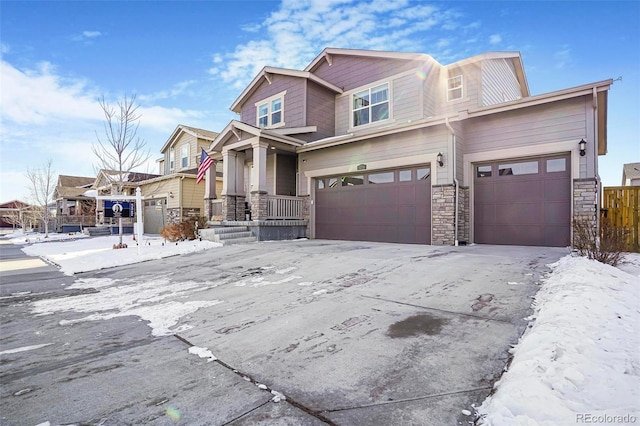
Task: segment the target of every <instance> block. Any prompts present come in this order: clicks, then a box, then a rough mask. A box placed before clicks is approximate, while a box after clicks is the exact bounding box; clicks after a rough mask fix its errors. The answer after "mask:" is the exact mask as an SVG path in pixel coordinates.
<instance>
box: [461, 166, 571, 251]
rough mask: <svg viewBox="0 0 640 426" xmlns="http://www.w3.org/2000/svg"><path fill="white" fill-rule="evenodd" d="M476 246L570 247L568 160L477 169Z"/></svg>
mask: <svg viewBox="0 0 640 426" xmlns="http://www.w3.org/2000/svg"><path fill="white" fill-rule="evenodd" d="M474 173H475V177H474V202H473V205H474V241H475V242H476V243H484V244H513V245H526V246H553V247H563V246H567V245H569V238H570V225H571V171H570V161H569V156H568V155H567V156H557V157H546V158H538V159H533V160H518V161H515V160H514V161H508V160H507V161H497V162H492V163H488V164H478V165H475V167H474Z"/></svg>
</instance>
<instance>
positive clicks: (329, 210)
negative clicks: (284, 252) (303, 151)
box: [315, 167, 431, 244]
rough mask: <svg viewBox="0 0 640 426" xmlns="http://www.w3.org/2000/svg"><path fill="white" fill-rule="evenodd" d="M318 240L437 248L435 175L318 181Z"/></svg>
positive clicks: (417, 171)
mask: <svg viewBox="0 0 640 426" xmlns="http://www.w3.org/2000/svg"><path fill="white" fill-rule="evenodd" d="M315 206H316V208H315V224H316V238H325V239H332V240H352V241H380V242H393V243H415V244H430V243H431V170H430V168H428V167H415V168H406V169H399V170H389V171H380V172H377V171H376V172H367V173H361V174H356V175H342V176H329V177H325V178H320V179H316V202H315Z"/></svg>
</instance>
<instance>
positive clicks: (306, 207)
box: [300, 195, 311, 238]
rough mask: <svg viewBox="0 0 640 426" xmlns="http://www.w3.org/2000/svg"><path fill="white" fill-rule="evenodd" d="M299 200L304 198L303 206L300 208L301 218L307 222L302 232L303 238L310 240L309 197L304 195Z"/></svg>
mask: <svg viewBox="0 0 640 426" xmlns="http://www.w3.org/2000/svg"><path fill="white" fill-rule="evenodd" d="M300 198H304V205H303V207H302V218H303V219H304V220H306V221H307V229H306V230H305V231H304V236H305V237H306V238H311V234H310V231H309V228H310V226H309V225H310V224H311V197H310V196H308V195H306V196H304V197H300Z"/></svg>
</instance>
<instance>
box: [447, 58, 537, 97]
mask: <svg viewBox="0 0 640 426" xmlns="http://www.w3.org/2000/svg"><path fill="white" fill-rule="evenodd" d="M489 59H510V60H511V61H512V62H513V66H514V69H515V72H516V78H517V79H518V83H520V88H521V89H522V96H523V97H527V96H530V93H529V83H528V82H527V76H526V75H525V73H524V65H523V64H522V56H521V55H520V52H486V53H481V54H480V55H476V56H472V57H470V58H466V59H462V60H460V61H457V62H453V63H451V64H448V65H446V68H453V67H462V66H465V65H469V64H472V63H474V62H480V61H486V60H489Z"/></svg>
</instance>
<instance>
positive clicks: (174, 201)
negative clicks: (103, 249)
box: [139, 125, 222, 234]
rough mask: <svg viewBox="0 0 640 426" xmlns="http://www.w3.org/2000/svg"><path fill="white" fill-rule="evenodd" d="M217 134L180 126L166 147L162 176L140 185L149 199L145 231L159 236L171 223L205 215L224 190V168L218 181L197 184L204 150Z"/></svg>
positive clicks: (145, 215) (162, 161) (162, 160)
mask: <svg viewBox="0 0 640 426" xmlns="http://www.w3.org/2000/svg"><path fill="white" fill-rule="evenodd" d="M217 135H218V134H217V133H215V132H211V131H208V130H204V129H198V128H194V127H189V126H185V125H179V126H177V127H176V129H175V130H174V131H173V133H172V134H171V136H170V137H169V139H168V140H167V141H166V143H165V144H164V146H163V147H162V150H161V152H162V154H163V157H162V158H161V159H160V160H158V164H159V172H160V175H158V176H155V177H154V178H152V179H149V180H145V181H143V182H140V183H139V185H140V189H141V191H142V195H143V196H144V197H145V200H144V212H143V221H144V232H146V233H152V234H157V233H159V232H160V230H161V229H162V228H163V227H164V226H166V225H167V224H169V223H174V222H180V221H182V220H185V219H187V218H190V217H200V216H204V215H205V209H207V207H206V205H207V204H209V203H210V199H215V198H216V192H217V193H218V194H219V193H220V191H221V190H222V173H221V171H222V170H221V167H222V165H219V166H218V168H219V169H220V172H219V173H217V174H216V178H215V179H211V178H209V179H207V180H204V181H201V182H200V183H199V184H196V177H197V172H198V165H199V163H200V156H201V149H202V148H204V149H205V150H206V149H207V148H208V147H209V145H210V144H211V142H212V141H213V140H214V139H215V137H216V136H217ZM209 175H210V174H209ZM216 188H217V191H216Z"/></svg>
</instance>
